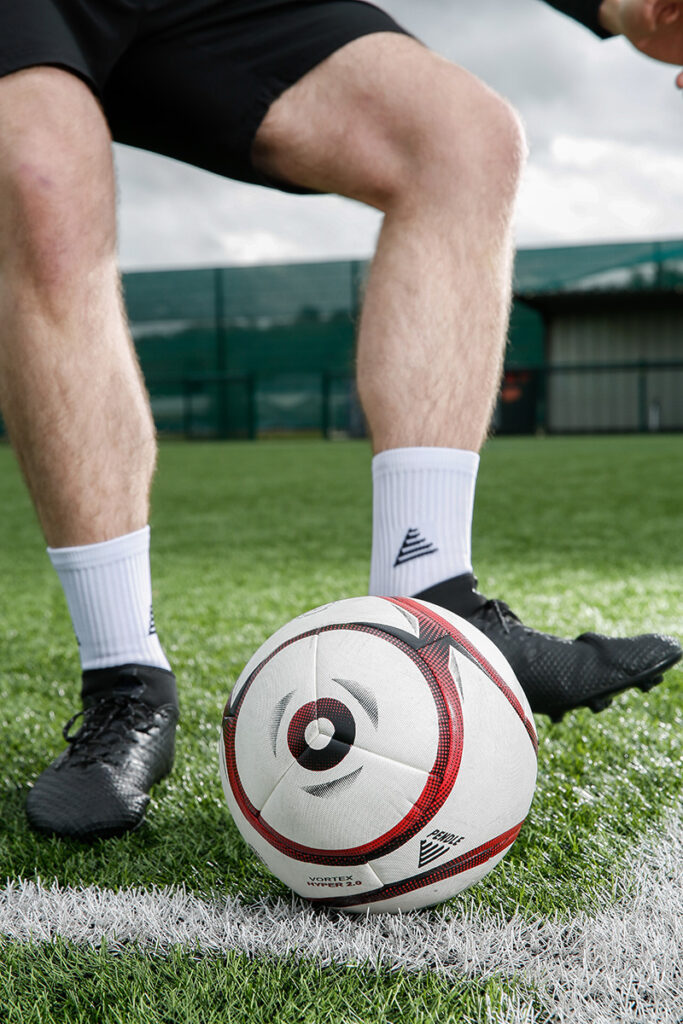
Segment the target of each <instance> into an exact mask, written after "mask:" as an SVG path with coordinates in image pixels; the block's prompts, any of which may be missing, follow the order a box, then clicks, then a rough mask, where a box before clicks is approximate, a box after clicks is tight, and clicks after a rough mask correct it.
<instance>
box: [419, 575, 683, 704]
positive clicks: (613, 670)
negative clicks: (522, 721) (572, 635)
mask: <svg viewBox="0 0 683 1024" xmlns="http://www.w3.org/2000/svg"><path fill="white" fill-rule="evenodd" d="M414 596H415V598H416V599H417V600H424V601H430V602H432V603H433V604H436V605H440V606H441V607H442V608H445V609H447V610H448V611H451V612H455V614H456V615H460V616H462V618H464V619H467V620H468V621H469V622H471V623H472V625H474V626H476V627H477V628H478V629H480V630H481V631H482V633H485V634H486V636H487V637H489V639H490V640H492V641H493V643H494V644H495V645H496V647H498V649H499V650H500V651H501V652H502V653H503V654H504V655H505V657H506V658H507V660H508V661H509V662H510V665H511V666H512V668H513V670H514V672H515V675H516V676H517V679H518V680H519V682H520V685H521V687H522V689H523V690H524V692H525V693H526V696H527V699H528V701H529V704H530V705H531V710H532V711H534V712H535V713H537V714H541V715H549V716H550V718H551V719H552V720H553V721H555V722H559V721H560V719H561V718H562V716H563V715H564V714H565V713H566V712H567V711H572V710H573V709H574V708H578V707H589V708H590V709H591V710H592V711H602V710H603V709H604V708H606V707H608V706H609V705H610V704H611V702H612V698H613V697H614V696H615V694H617V693H620V692H621V691H622V690H627V689H629V688H630V687H632V686H636V687H638V688H639V689H641V690H643V691H648V690H651V689H652V687H653V686H656V685H657V683H660V682H661V681H662V678H663V675H664V672H666V670H667V669H669V668H671V666H672V665H675V664H676V662H677V661H679V659H680V658H681V655H682V654H683V651H681V646H680V644H679V643H678V641H677V640H675V639H674V638H673V637H670V636H660V635H659V634H657V633H646V634H644V635H642V636H635V637H628V638H618V637H606V636H602V635H600V634H599V633H582V634H581V635H580V636H577V637H576V639H575V640H568V639H564V638H562V637H558V636H552V634H550V633H541V632H539V631H538V630H536V629H531V627H530V626H525V625H524V623H523V622H521V621H520V619H519V618H518V616H517V615H515V613H514V612H513V611H511V610H510V608H509V607H508V605H507V604H505V602H504V601H497V600H490V599H488V598H486V597H484V595H483V594H480V593H479V592H478V591H477V580H476V578H475V577H474V576H473V575H472V574H471V573H465V574H463V575H462V576H454V577H452V578H451V579H449V580H444V582H442V583H438V584H437V585H436V586H434V587H429V588H428V589H427V590H423V591H421V592H420V593H419V594H415V595H414Z"/></svg>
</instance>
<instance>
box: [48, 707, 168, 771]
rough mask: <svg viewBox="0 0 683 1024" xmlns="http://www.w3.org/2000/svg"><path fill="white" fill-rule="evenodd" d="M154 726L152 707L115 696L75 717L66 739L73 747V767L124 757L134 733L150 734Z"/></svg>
mask: <svg viewBox="0 0 683 1024" xmlns="http://www.w3.org/2000/svg"><path fill="white" fill-rule="evenodd" d="M79 718H82V719H83V723H82V725H81V727H80V729H79V730H78V732H76V733H74V734H73V735H72V734H71V728H72V726H73V725H74V723H75V722H77V721H78V719H79ZM153 724H154V709H153V708H151V707H150V706H149V705H147V704H145V703H143V702H142V701H139V700H135V699H134V698H131V697H124V696H115V697H108V698H106V699H104V700H100V701H98V702H97V704H94V705H93V706H92V707H89V708H85V709H84V710H83V711H78V712H77V713H76V714H75V715H72V717H71V718H70V719H69V721H68V722H67V723H66V725H65V726H64V728H63V729H62V735H63V736H64V739H65V740H66V742H67V743H68V744H69V750H68V756H69V760H70V762H71V763H72V764H74V763H79V764H88V763H90V764H92V763H94V762H96V761H102V760H105V759H106V760H112V758H115V756H116V754H117V753H124V752H125V749H126V741H127V744H128V745H129V744H130V739H131V736H130V734H131V731H133V732H144V733H147V732H149V730H150V729H151V728H152V725H153Z"/></svg>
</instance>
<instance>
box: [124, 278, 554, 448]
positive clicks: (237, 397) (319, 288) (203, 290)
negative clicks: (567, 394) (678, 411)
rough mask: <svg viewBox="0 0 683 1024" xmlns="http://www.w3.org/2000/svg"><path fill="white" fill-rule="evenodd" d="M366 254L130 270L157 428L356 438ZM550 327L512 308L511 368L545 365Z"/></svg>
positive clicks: (133, 314)
mask: <svg viewBox="0 0 683 1024" xmlns="http://www.w3.org/2000/svg"><path fill="white" fill-rule="evenodd" d="M366 272H367V264H366V263H363V262H359V261H343V262H333V263H310V264H297V265H286V266H273V267H234V268H221V269H198V270H183V271H159V272H143V273H136V274H126V275H124V291H125V299H126V305H127V309H128V314H129V318H130V322H131V328H132V331H133V337H134V339H135V344H136V348H137V351H138V354H139V357H140V361H141V364H142V368H143V372H144V374H145V378H146V381H147V386H148V388H149V390H150V395H151V399H152V407H153V411H154V416H155V420H156V423H157V426H158V428H159V430H160V431H161V432H162V433H183V434H185V436H187V437H204V438H211V437H215V438H254V437H257V436H268V435H274V434H283V433H284V434H289V433H302V432H316V433H321V434H322V435H323V436H326V437H334V436H337V435H344V436H351V437H354V436H359V435H361V434H362V433H363V431H364V425H363V417H362V414H361V411H360V407H359V404H358V399H357V396H356V391H355V385H354V382H353V377H354V349H355V336H356V329H357V322H358V317H359V310H360V306H361V301H362V291H363V284H364V280H365V275H366ZM542 357H543V325H542V320H541V318H540V316H539V315H538V314H537V313H535V312H534V311H532V310H529V309H528V308H526V307H524V306H522V305H521V304H520V305H519V306H516V307H515V308H514V310H513V316H512V325H511V347H510V350H509V353H508V365H511V366H515V365H517V364H522V365H525V366H526V365H541V364H542Z"/></svg>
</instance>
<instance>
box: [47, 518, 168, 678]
mask: <svg viewBox="0 0 683 1024" xmlns="http://www.w3.org/2000/svg"><path fill="white" fill-rule="evenodd" d="M149 533H150V531H149V526H145V527H143V529H142V530H136V531H135V532H134V533H128V534H125V535H124V536H123V537H116V538H115V539H114V540H107V541H103V542H102V543H100V544H85V545H83V546H81V547H70V548H48V549H47V550H48V554H49V556H50V559H51V561H52V564H53V565H54V567H55V569H56V570H57V574H58V576H59V579H60V581H61V584H62V587H63V588H64V594H65V596H66V601H67V604H68V606H69V612H70V614H71V621H72V623H73V627H74V631H75V633H76V639H77V640H78V646H79V651H80V658H81V667H82V669H83V671H84V672H85V671H88V670H90V669H100V668H109V667H112V666H114V665H125V664H138V665H154V666H156V667H157V668H164V669H170V665H169V663H168V660H167V658H166V655H165V654H164V651H163V649H162V647H161V644H160V643H159V638H158V636H157V633H156V627H155V625H154V612H153V610H152V580H151V573H150V564H149Z"/></svg>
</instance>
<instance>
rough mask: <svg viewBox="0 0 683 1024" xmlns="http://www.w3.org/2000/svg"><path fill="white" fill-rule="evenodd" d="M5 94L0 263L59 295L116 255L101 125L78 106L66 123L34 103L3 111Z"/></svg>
mask: <svg viewBox="0 0 683 1024" xmlns="http://www.w3.org/2000/svg"><path fill="white" fill-rule="evenodd" d="M78 85H79V87H81V88H83V89H85V88H86V87H85V86H82V83H78ZM2 99H3V97H2V96H0V269H2V271H3V273H5V274H8V275H10V276H12V278H13V280H14V281H15V282H16V281H17V279H18V280H19V281H20V282H25V283H26V284H27V285H28V286H33V287H34V288H37V289H38V290H39V291H41V292H43V293H44V294H46V295H47V296H49V295H50V294H51V293H54V294H58V293H59V292H62V291H63V290H64V289H65V288H67V287H68V286H69V285H72V284H73V282H74V280H75V279H77V277H78V275H79V274H80V275H83V274H84V273H86V272H87V273H90V272H92V270H93V269H95V268H96V267H97V266H98V265H99V264H101V262H102V261H103V260H109V259H111V258H114V256H115V248H116V240H115V213H114V183H113V172H112V169H111V149H110V143H109V135H108V131H107V129H106V124H105V123H104V119H103V118H101V122H102V123H101V124H99V123H97V121H96V120H95V123H93V118H92V116H91V117H85V118H84V117H83V116H82V114H83V112H82V111H81V112H76V113H77V115H80V116H76V118H75V119H73V120H69V122H68V124H65V123H64V120H63V117H62V116H61V115H58V116H55V117H50V116H45V114H43V115H42V116H40V115H39V114H38V111H37V110H36V109H35V105H34V104H32V103H27V104H26V105H25V106H24V108H23V109H22V107H21V105H19V107H17V108H16V109H14V110H12V111H11V114H10V115H8V113H7V104H4V105H3V103H2ZM90 101H91V102H92V104H93V106H94V107H95V110H97V111H98V108H97V107H96V104H95V101H94V99H92V97H90ZM89 113H90V114H92V111H89ZM100 117H101V115H100Z"/></svg>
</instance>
